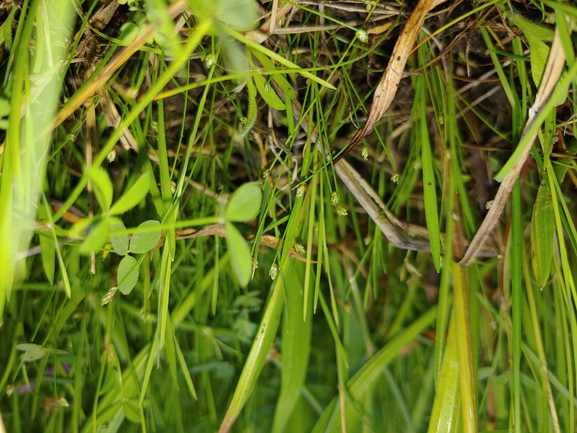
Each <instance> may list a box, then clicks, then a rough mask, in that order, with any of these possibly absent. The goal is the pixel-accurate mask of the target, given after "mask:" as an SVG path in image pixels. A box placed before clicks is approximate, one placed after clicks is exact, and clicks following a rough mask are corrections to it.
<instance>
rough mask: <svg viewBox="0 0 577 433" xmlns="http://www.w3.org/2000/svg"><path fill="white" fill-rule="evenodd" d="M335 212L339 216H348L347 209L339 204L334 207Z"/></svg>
mask: <svg viewBox="0 0 577 433" xmlns="http://www.w3.org/2000/svg"><path fill="white" fill-rule="evenodd" d="M335 210H336V211H337V214H338V215H340V216H347V215H348V214H349V212H348V211H347V209H346V208H345V207H344V206H343V205H340V204H338V205H336V206H335Z"/></svg>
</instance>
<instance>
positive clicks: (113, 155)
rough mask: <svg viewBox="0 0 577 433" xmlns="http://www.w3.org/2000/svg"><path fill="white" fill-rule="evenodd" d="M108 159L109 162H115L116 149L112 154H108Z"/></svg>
mask: <svg viewBox="0 0 577 433" xmlns="http://www.w3.org/2000/svg"><path fill="white" fill-rule="evenodd" d="M106 159H107V160H108V162H114V160H115V159H116V149H114V148H113V149H112V150H111V151H110V152H108V155H106Z"/></svg>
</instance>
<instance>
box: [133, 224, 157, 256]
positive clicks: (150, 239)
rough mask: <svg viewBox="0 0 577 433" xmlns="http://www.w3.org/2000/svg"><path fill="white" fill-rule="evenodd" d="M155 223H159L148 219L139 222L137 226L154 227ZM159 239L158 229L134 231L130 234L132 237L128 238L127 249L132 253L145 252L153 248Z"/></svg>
mask: <svg viewBox="0 0 577 433" xmlns="http://www.w3.org/2000/svg"><path fill="white" fill-rule="evenodd" d="M157 225H160V222H159V221H156V220H148V221H144V222H143V223H142V224H140V225H139V226H138V228H143V227H154V226H157ZM159 240H160V230H151V231H147V232H143V233H135V234H133V235H132V239H130V248H129V251H130V252H131V253H134V254H143V253H147V252H148V251H150V250H151V249H153V248H154V247H155V246H156V244H158V241H159Z"/></svg>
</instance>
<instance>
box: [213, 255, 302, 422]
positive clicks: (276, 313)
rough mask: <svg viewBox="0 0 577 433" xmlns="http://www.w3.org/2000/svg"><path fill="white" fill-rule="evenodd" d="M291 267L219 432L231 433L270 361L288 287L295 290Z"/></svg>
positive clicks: (274, 294)
mask: <svg viewBox="0 0 577 433" xmlns="http://www.w3.org/2000/svg"><path fill="white" fill-rule="evenodd" d="M290 266H291V265H290V261H288V262H286V264H285V265H284V266H283V267H282V270H281V272H280V276H279V277H277V279H276V280H275V282H274V283H273V287H272V292H271V294H270V297H269V299H268V302H267V305H266V308H265V311H264V315H263V317H262V320H261V322H260V325H259V327H258V330H257V334H256V337H255V339H254V341H253V343H252V347H251V350H250V352H249V354H248V357H247V359H246V362H245V365H244V368H243V370H242V373H241V375H240V379H239V381H238V384H237V386H236V388H235V391H234V395H233V396H232V400H231V402H230V405H229V406H228V409H227V411H226V414H225V416H224V419H223V420H222V423H221V424H220V428H219V429H218V432H219V433H226V432H229V431H230V430H231V428H232V426H233V424H234V422H235V421H236V419H237V418H238V416H239V414H240V411H241V410H242V408H243V407H244V405H245V403H246V401H247V400H248V397H249V396H250V394H251V393H252V391H253V389H254V387H255V384H256V381H257V379H258V376H259V374H260V372H261V370H262V367H263V365H264V363H265V361H266V356H267V354H268V351H269V349H270V345H271V344H272V342H273V340H274V338H275V336H276V332H277V330H278V326H279V323H280V318H281V313H282V310H283V305H284V300H285V294H284V290H285V285H286V289H287V290H293V288H292V287H290V286H291V282H290V281H288V280H286V281H285V278H287V276H288V275H290V274H289V273H288V271H289V270H290Z"/></svg>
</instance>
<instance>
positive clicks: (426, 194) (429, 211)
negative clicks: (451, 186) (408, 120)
mask: <svg viewBox="0 0 577 433" xmlns="http://www.w3.org/2000/svg"><path fill="white" fill-rule="evenodd" d="M419 81H420V84H421V85H420V86H419V87H418V89H417V90H418V92H419V94H420V96H421V98H420V102H421V103H420V104H419V119H418V123H419V126H420V127H419V128H418V130H419V131H420V134H419V135H420V139H421V158H422V159H421V165H422V168H423V198H424V202H425V221H426V223H427V230H428V231H429V244H430V245H431V255H432V256H433V263H434V264H435V269H436V271H437V272H439V270H440V269H441V230H440V228H439V212H438V208H437V188H436V186H435V168H434V161H433V153H432V151H431V142H430V141H429V130H428V126H427V113H426V100H425V97H424V91H425V79H424V77H420V78H419ZM415 129H417V128H415Z"/></svg>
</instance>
